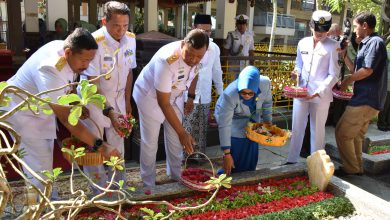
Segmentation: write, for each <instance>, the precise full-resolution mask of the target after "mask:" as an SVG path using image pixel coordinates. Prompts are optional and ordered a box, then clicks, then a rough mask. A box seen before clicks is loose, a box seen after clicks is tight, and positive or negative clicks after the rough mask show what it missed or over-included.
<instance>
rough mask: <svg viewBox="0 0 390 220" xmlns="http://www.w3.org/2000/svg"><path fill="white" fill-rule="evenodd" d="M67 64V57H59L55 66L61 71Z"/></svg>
mask: <svg viewBox="0 0 390 220" xmlns="http://www.w3.org/2000/svg"><path fill="white" fill-rule="evenodd" d="M65 64H66V59H65V57H59V58H58V61H57V63H56V65H55V67H56V69H57V70H58V71H61V70H62V69H63V68H64V66H65Z"/></svg>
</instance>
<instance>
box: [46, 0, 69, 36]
mask: <svg viewBox="0 0 390 220" xmlns="http://www.w3.org/2000/svg"><path fill="white" fill-rule="evenodd" d="M46 4H47V17H46V23H47V30H49V31H54V30H55V28H54V23H55V22H56V20H57V19H58V18H63V19H65V20H66V22H68V1H67V0H47V3H46Z"/></svg>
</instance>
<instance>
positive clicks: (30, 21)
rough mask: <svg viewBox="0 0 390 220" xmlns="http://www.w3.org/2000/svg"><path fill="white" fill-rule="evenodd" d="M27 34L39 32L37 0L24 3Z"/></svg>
mask: <svg viewBox="0 0 390 220" xmlns="http://www.w3.org/2000/svg"><path fill="white" fill-rule="evenodd" d="M24 13H25V15H26V16H25V25H26V32H39V25H38V2H37V1H36V0H25V1H24Z"/></svg>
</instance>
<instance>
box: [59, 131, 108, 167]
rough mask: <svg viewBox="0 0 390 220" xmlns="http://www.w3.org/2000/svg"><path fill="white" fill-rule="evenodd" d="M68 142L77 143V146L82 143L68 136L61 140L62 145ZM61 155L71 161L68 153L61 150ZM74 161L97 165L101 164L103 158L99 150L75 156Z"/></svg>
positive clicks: (83, 164)
mask: <svg viewBox="0 0 390 220" xmlns="http://www.w3.org/2000/svg"><path fill="white" fill-rule="evenodd" d="M69 142H71V143H75V144H78V146H79V145H80V143H82V142H81V141H79V140H78V139H76V138H74V137H68V138H65V139H64V140H62V147H65V146H67V145H68V144H69ZM85 146H86V144H85ZM62 155H63V156H64V157H65V159H67V160H68V161H69V162H70V163H72V158H71V156H70V155H69V154H68V153H66V152H62ZM75 161H76V163H77V164H78V165H80V166H97V165H101V164H103V161H104V159H103V155H102V154H101V153H100V152H86V153H85V155H84V156H82V157H78V158H76V159H75Z"/></svg>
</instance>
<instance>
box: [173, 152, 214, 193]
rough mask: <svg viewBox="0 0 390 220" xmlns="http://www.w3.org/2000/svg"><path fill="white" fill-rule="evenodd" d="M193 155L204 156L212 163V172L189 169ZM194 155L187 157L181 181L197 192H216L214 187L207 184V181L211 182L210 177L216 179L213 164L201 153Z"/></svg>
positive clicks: (201, 169)
mask: <svg viewBox="0 0 390 220" xmlns="http://www.w3.org/2000/svg"><path fill="white" fill-rule="evenodd" d="M193 154H201V155H203V156H204V157H205V158H206V159H207V160H208V161H209V162H210V165H211V170H208V169H204V168H188V167H187V161H188V158H189V157H190V156H191V155H193ZM193 154H190V155H188V156H187V157H186V160H185V163H184V169H183V171H182V173H181V179H180V180H181V182H182V183H183V184H184V185H186V186H187V187H189V188H191V189H193V190H196V191H203V192H206V191H210V190H214V189H215V187H214V186H212V185H210V184H208V183H205V182H206V181H208V180H210V177H215V171H214V166H213V163H212V162H211V160H210V159H209V158H208V157H207V156H206V155H205V154H203V153H201V152H194V153H193Z"/></svg>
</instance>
